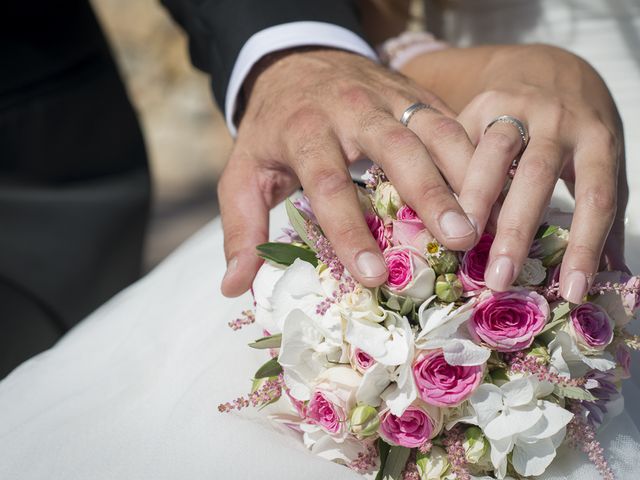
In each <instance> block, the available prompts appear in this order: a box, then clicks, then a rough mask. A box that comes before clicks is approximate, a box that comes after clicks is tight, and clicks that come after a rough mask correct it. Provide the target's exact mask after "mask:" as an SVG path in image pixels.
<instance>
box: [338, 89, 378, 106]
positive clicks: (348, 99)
mask: <svg viewBox="0 0 640 480" xmlns="http://www.w3.org/2000/svg"><path fill="white" fill-rule="evenodd" d="M339 96H340V99H341V101H342V102H343V105H345V106H347V107H348V108H349V109H351V110H362V109H364V108H366V107H367V106H369V105H371V103H372V102H371V93H370V92H369V90H368V89H367V88H365V87H363V86H362V85H352V84H349V85H346V86H344V87H343V88H342V89H341V91H340V94H339Z"/></svg>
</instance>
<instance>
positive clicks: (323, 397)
mask: <svg viewBox="0 0 640 480" xmlns="http://www.w3.org/2000/svg"><path fill="white" fill-rule="evenodd" d="M358 190H359V198H360V202H361V205H362V209H363V212H364V215H365V217H366V220H367V223H368V225H369V228H370V230H371V232H372V234H373V236H374V237H375V239H376V240H377V243H378V245H379V247H380V249H381V251H382V252H383V256H384V258H385V260H386V263H387V267H388V270H389V277H388V280H387V282H386V283H385V284H384V285H383V286H382V287H380V288H377V289H369V288H365V287H363V286H362V285H360V284H358V283H357V282H356V281H355V280H354V279H353V278H352V277H351V276H350V275H349V273H348V272H347V271H346V270H345V269H344V267H343V266H342V264H341V263H340V262H339V260H338V259H337V257H336V255H335V253H334V251H333V249H332V248H331V245H330V243H329V242H328V240H327V239H326V238H325V237H324V235H323V233H322V230H321V229H320V227H319V226H318V225H317V223H316V220H315V217H314V215H313V212H312V210H311V209H310V207H309V205H308V203H307V202H306V201H305V199H304V198H301V199H298V200H297V201H295V202H291V201H287V204H286V208H287V213H288V215H289V220H290V228H289V229H287V230H286V231H285V232H284V234H283V237H282V238H281V240H282V241H280V242H273V243H267V244H264V245H261V246H260V247H258V250H259V253H260V255H261V256H262V257H263V258H264V259H265V260H266V261H265V263H264V265H263V266H262V268H261V269H260V271H259V273H258V275H257V277H256V279H255V282H254V285H253V294H254V298H255V312H253V311H252V312H245V315H244V316H243V317H241V318H239V319H237V320H235V321H233V322H231V323H230V326H232V328H234V329H238V328H241V327H242V326H243V325H246V324H249V323H253V322H254V321H255V322H256V323H258V324H259V325H260V326H261V327H262V329H263V330H264V336H263V337H262V338H260V339H258V340H256V341H255V342H254V343H252V344H251V345H250V346H251V347H253V348H258V349H265V350H267V351H268V352H269V353H270V357H271V358H270V359H269V360H268V361H267V362H266V363H265V364H264V365H262V366H261V367H260V368H259V369H258V370H257V372H256V374H255V376H254V381H253V389H252V391H251V393H250V394H249V395H248V396H247V397H240V398H238V399H236V400H234V401H233V402H228V403H226V404H223V405H220V407H219V409H220V410H221V411H232V410H234V409H241V408H243V407H247V406H258V407H262V406H265V405H271V406H270V407H269V411H270V412H271V418H272V419H273V420H274V421H275V422H278V423H280V424H282V425H284V426H286V427H288V428H290V429H292V430H293V431H295V432H298V434H299V435H300V438H301V439H302V441H303V442H304V445H305V446H306V447H307V448H308V449H309V450H311V452H313V453H315V454H317V455H320V456H322V457H324V458H326V459H328V460H331V461H334V462H338V463H341V464H344V465H345V466H347V467H349V468H351V469H353V470H355V471H357V472H359V473H361V474H363V475H364V476H365V477H367V478H371V479H374V478H375V479H423V480H424V479H428V480H441V479H442V480H444V479H447V480H448V479H469V478H474V477H489V478H500V479H502V478H508V477H515V478H520V477H528V476H535V475H541V474H543V473H544V472H545V471H546V470H547V469H548V467H549V466H550V465H551V464H552V462H553V461H554V458H555V457H556V452H557V449H558V448H559V447H560V446H561V445H563V444H567V445H569V446H573V447H577V448H580V449H582V450H583V451H584V452H585V454H586V455H587V456H588V458H589V459H590V460H591V461H592V462H594V463H595V465H596V466H597V468H598V470H599V472H600V473H601V474H602V476H603V478H606V479H610V478H613V474H612V472H611V470H610V468H609V466H608V465H607V462H606V459H605V458H604V452H603V449H602V448H601V447H600V444H599V443H598V440H597V430H598V428H599V427H600V426H601V425H602V424H603V423H604V422H606V421H607V420H608V418H610V417H611V416H613V415H616V414H617V413H619V412H620V411H621V409H622V406H623V399H622V397H621V394H620V388H621V381H622V380H623V379H625V378H628V377H629V363H630V349H637V348H638V347H639V346H640V341H639V339H638V338H637V337H635V336H632V335H630V334H629V333H627V332H626V331H625V326H626V325H627V324H628V323H629V321H630V320H631V319H632V318H633V316H634V315H635V314H636V313H637V311H638V307H639V306H640V293H639V292H640V277H631V276H629V275H626V274H624V273H621V272H602V273H600V274H598V275H597V277H596V278H595V279H594V283H593V287H592V288H591V291H590V292H589V294H588V296H587V297H586V298H585V299H584V300H585V301H584V302H583V303H582V304H580V305H573V304H569V303H568V302H566V301H564V300H563V299H562V298H561V297H560V296H559V294H558V282H557V277H558V272H559V264H560V262H561V261H562V257H563V253H564V250H565V247H566V245H567V238H568V233H569V232H568V231H567V230H566V229H565V228H562V226H560V225H555V224H553V223H551V222H550V223H546V224H544V225H542V226H541V227H540V229H539V231H538V233H537V235H536V238H535V241H534V242H533V245H532V247H531V250H530V253H529V258H528V259H527V261H526V263H525V265H524V268H523V269H522V273H521V274H520V275H519V277H518V278H517V280H516V281H515V282H514V285H513V287H512V288H511V289H510V290H509V291H506V292H493V291H491V290H489V289H488V288H486V286H485V283H484V270H485V267H486V262H487V258H488V254H489V249H490V247H491V243H492V236H491V235H489V234H485V235H483V237H482V238H481V240H480V241H479V243H478V244H477V245H476V246H475V247H474V248H473V249H472V250H470V251H468V252H465V253H458V252H453V251H449V250H446V249H444V248H443V247H442V246H441V245H439V244H438V243H437V242H436V241H434V240H431V239H429V238H425V237H426V235H425V227H424V225H423V224H422V222H421V221H420V220H419V218H418V217H417V216H416V214H415V212H414V211H413V210H412V209H411V207H409V206H408V205H406V204H405V203H403V201H402V199H401V198H400V197H399V195H398V193H397V191H396V190H395V189H394V187H393V185H391V183H389V182H388V181H387V179H386V178H385V177H384V174H383V172H381V171H380V170H379V169H376V168H374V169H371V170H370V171H369V172H368V174H367V189H363V188H359V189H358Z"/></svg>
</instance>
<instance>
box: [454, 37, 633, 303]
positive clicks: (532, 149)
mask: <svg viewBox="0 0 640 480" xmlns="http://www.w3.org/2000/svg"><path fill="white" fill-rule="evenodd" d="M477 80H478V84H479V85H481V88H482V92H481V93H480V94H478V95H477V96H475V98H473V99H472V100H471V101H470V102H469V103H468V104H467V105H466V106H465V107H464V109H462V110H461V112H460V115H459V117H458V120H459V121H460V122H461V123H462V124H463V125H464V126H465V128H466V130H467V132H468V134H469V136H470V138H471V140H472V142H473V143H474V144H476V149H475V153H474V154H473V157H472V159H471V161H470V163H469V165H468V167H467V173H466V175H465V178H464V182H463V184H462V188H461V189H460V190H459V202H460V205H462V207H463V208H464V210H465V212H466V213H467V214H468V215H469V217H470V218H472V219H475V222H476V223H477V225H478V226H479V228H480V231H482V230H483V229H484V228H485V226H486V225H487V222H489V221H490V219H491V220H492V221H494V222H495V225H494V228H495V230H496V236H495V241H494V244H493V247H492V249H491V253H490V259H489V263H488V267H487V271H486V276H485V278H486V281H487V285H488V286H489V287H491V288H493V289H495V290H505V289H507V288H508V287H509V285H511V284H512V282H513V281H514V280H515V278H516V277H517V275H518V272H519V269H520V267H521V265H522V263H523V262H524V260H525V258H526V257H527V253H528V250H529V246H530V244H531V240H532V238H533V236H534V235H535V232H536V230H537V228H538V225H539V223H540V221H541V218H542V216H543V215H544V212H545V210H546V208H547V206H548V204H549V200H550V198H551V194H552V192H553V189H554V186H555V184H556V182H557V180H558V179H559V178H561V179H563V180H564V181H565V182H566V183H567V185H568V186H569V189H570V190H571V192H572V193H573V195H574V197H575V202H576V206H575V213H574V217H573V222H572V225H571V233H570V239H569V246H568V249H567V251H566V254H565V256H564V260H563V263H562V269H561V274H560V293H561V294H562V296H563V297H564V298H565V299H567V300H569V301H571V302H574V303H578V302H580V301H581V300H582V298H583V297H584V295H585V293H586V292H587V290H588V288H589V286H590V281H591V278H592V276H593V274H594V273H595V272H597V271H598V269H599V264H600V262H601V258H604V259H605V261H606V263H607V265H606V266H608V267H609V268H613V269H625V268H626V267H625V263H624V211H625V207H626V203H627V198H628V187H627V183H626V176H625V167H624V140H623V131H622V123H621V121H620V118H619V116H618V112H617V110H616V107H615V104H614V101H613V99H612V98H611V95H610V94H609V91H608V89H607V87H606V85H605V84H604V82H603V80H602V79H601V78H600V76H599V75H598V74H597V73H596V71H595V70H594V69H593V68H592V67H591V66H590V65H589V64H587V63H586V62H585V61H584V60H582V59H580V58H579V57H577V56H575V55H573V54H571V53H569V52H566V51H564V50H561V49H558V48H555V47H549V46H543V45H531V46H514V47H497V50H496V52H495V53H494V54H492V55H491V57H490V60H489V61H488V62H487V64H486V65H485V66H484V68H483V70H482V75H481V76H479V77H478V78H477ZM500 115H512V116H514V117H516V118H517V119H519V120H521V121H522V122H523V123H524V124H525V125H526V126H527V128H528V131H529V134H530V141H529V144H528V145H527V147H526V149H525V150H524V152H523V153H522V157H521V158H520V161H519V165H518V167H517V170H516V172H515V176H514V178H513V181H512V183H511V186H510V189H509V191H508V193H507V194H506V196H504V197H503V196H502V195H501V194H502V191H503V188H504V186H505V177H506V175H507V172H508V170H509V168H510V165H511V163H512V161H513V159H514V158H515V157H516V156H517V155H518V153H519V151H520V150H521V148H522V138H521V136H520V132H519V131H518V129H517V128H516V127H515V126H514V125H512V124H509V123H495V124H494V125H493V126H492V127H491V128H489V129H488V130H487V131H486V133H485V128H486V126H487V125H488V124H489V123H490V122H491V121H492V120H493V119H494V118H496V117H498V116H500ZM496 202H497V205H496ZM492 212H493V214H492ZM603 249H604V256H602V257H601V255H602V253H603Z"/></svg>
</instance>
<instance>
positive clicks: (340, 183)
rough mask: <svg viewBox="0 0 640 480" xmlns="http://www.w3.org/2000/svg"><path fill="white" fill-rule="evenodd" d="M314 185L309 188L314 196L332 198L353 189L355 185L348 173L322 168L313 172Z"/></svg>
mask: <svg viewBox="0 0 640 480" xmlns="http://www.w3.org/2000/svg"><path fill="white" fill-rule="evenodd" d="M310 178H311V179H312V181H313V182H314V183H313V185H310V186H307V188H308V189H310V190H311V191H312V192H313V194H314V196H317V197H325V198H330V197H333V196H334V195H336V194H339V193H342V192H344V191H346V190H348V189H352V188H354V187H353V183H352V182H351V178H349V176H348V175H347V173H346V172H345V171H343V170H340V169H335V168H322V169H318V170H316V171H314V172H313V174H312V175H311V177H310Z"/></svg>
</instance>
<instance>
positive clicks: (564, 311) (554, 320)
mask: <svg viewBox="0 0 640 480" xmlns="http://www.w3.org/2000/svg"><path fill="white" fill-rule="evenodd" d="M570 311H571V305H569V302H562V303H560V304H559V305H557V306H556V308H554V309H553V311H552V312H551V318H550V319H549V323H547V324H546V325H545V327H544V328H543V329H542V331H541V332H540V333H539V334H538V335H542V334H543V333H546V332H548V331H550V330H552V329H554V328H556V327H557V326H558V325H560V324H561V323H562V322H564V321H565V319H566V318H567V315H569V312H570Z"/></svg>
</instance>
